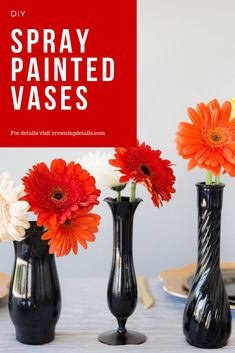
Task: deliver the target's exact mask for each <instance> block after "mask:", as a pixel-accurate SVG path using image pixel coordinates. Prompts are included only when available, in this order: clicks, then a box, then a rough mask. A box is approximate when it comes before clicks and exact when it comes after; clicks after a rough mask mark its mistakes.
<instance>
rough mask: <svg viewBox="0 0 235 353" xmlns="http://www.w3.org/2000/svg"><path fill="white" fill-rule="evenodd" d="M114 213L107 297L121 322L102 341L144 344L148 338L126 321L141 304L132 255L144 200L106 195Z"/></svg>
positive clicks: (101, 337)
mask: <svg viewBox="0 0 235 353" xmlns="http://www.w3.org/2000/svg"><path fill="white" fill-rule="evenodd" d="M105 201H106V202H107V203H108V205H109V207H110V209H111V211H112V214H113V229H114V232H113V233H114V241H113V260H112V268H111V273H110V277H109V283H108V291H107V300H108V306H109V309H110V311H111V313H112V314H113V315H114V316H115V317H116V319H117V322H118V328H117V330H113V331H107V332H105V333H103V334H101V335H100V336H99V341H100V342H102V343H106V344H109V345H126V344H141V343H143V342H145V340H146V337H145V336H144V335H143V334H142V333H139V332H135V331H129V330H127V329H126V327H125V325H126V321H127V319H128V317H129V316H130V315H131V314H132V313H133V312H134V310H135V307H136V303H137V283H136V277H135V269H134V263H133V254H132V238H133V217H134V213H135V210H136V208H137V206H138V205H139V203H140V202H141V201H142V200H141V199H136V201H135V202H129V198H127V197H122V200H121V201H120V202H117V200H116V199H112V198H106V199H105Z"/></svg>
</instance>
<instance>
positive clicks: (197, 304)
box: [183, 183, 231, 348]
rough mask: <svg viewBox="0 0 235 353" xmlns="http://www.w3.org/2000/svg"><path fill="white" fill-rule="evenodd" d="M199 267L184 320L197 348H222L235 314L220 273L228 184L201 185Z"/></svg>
mask: <svg viewBox="0 0 235 353" xmlns="http://www.w3.org/2000/svg"><path fill="white" fill-rule="evenodd" d="M196 186H197V192H198V263H197V271H196V274H195V277H194V280H193V284H192V288H191V290H190V293H189V296H188V299H187V303H186V306H185V310H184V316H183V330H184V334H185V337H186V339H187V341H188V343H190V344H191V345H193V346H196V347H200V348H220V347H223V346H225V345H226V344H227V341H228V338H229V336H230V333H231V312H230V307H229V302H228V296H227V293H226V289H225V286H224V282H223V278H222V275H221V271H220V225H221V211H222V202H223V189H224V184H220V185H205V184H204V183H198V184H197V185H196Z"/></svg>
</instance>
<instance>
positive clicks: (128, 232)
mask: <svg viewBox="0 0 235 353" xmlns="http://www.w3.org/2000/svg"><path fill="white" fill-rule="evenodd" d="M105 201H106V202H107V203H108V205H109V207H110V209H111V211H112V215H113V228H114V255H116V256H117V257H118V256H125V255H126V254H128V255H129V256H130V255H131V256H132V243H133V241H132V238H133V218H134V213H135V210H136V208H137V206H138V204H139V203H140V202H141V200H140V199H138V200H136V202H129V199H127V198H122V201H121V202H117V201H116V200H114V199H111V198H107V199H105Z"/></svg>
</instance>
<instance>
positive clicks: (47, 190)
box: [22, 159, 100, 228]
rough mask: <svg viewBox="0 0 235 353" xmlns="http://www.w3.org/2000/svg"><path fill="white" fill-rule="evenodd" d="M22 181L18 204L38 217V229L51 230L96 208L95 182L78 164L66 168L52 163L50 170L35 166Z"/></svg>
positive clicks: (38, 165) (58, 160) (40, 165)
mask: <svg viewBox="0 0 235 353" xmlns="http://www.w3.org/2000/svg"><path fill="white" fill-rule="evenodd" d="M22 180H23V183H24V186H25V192H26V195H25V196H24V197H23V198H22V200H25V201H27V202H28V203H29V204H30V211H33V212H34V213H35V214H36V215H38V219H37V224H38V225H39V226H41V225H44V226H45V227H47V228H50V227H55V226H56V225H57V223H61V224H62V223H64V222H65V221H66V220H67V219H71V218H73V217H75V216H76V215H77V214H78V213H80V212H81V211H90V210H91V209H92V208H93V206H94V205H98V204H99V202H98V200H97V198H98V196H99V195H100V191H99V190H98V189H96V186H95V179H94V178H93V177H92V176H91V175H90V174H89V173H88V172H87V171H86V170H84V169H82V167H81V166H80V164H78V163H77V164H75V163H74V162H70V163H69V164H68V165H67V164H66V162H65V161H64V160H63V159H55V160H53V161H52V162H51V165H50V169H49V168H48V167H47V165H46V164H45V163H39V164H37V165H35V166H33V168H32V169H30V170H29V172H28V174H27V176H25V177H24V178H23V179H22Z"/></svg>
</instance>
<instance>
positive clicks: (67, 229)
mask: <svg viewBox="0 0 235 353" xmlns="http://www.w3.org/2000/svg"><path fill="white" fill-rule="evenodd" d="M99 223H100V216H99V215H97V214H94V213H81V214H79V215H78V216H76V218H72V219H68V220H66V221H65V222H64V223H63V224H58V225H57V226H56V227H55V228H51V229H49V230H48V231H47V232H46V233H44V234H43V236H42V239H43V240H49V239H50V240H49V242H48V244H49V245H50V248H49V253H50V254H54V253H55V254H56V256H64V255H68V254H69V253H70V251H71V250H73V252H74V254H77V252H78V243H80V244H81V246H82V247H83V248H84V249H87V242H88V241H90V242H93V241H94V240H95V235H94V233H96V232H97V231H98V225H99Z"/></svg>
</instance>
